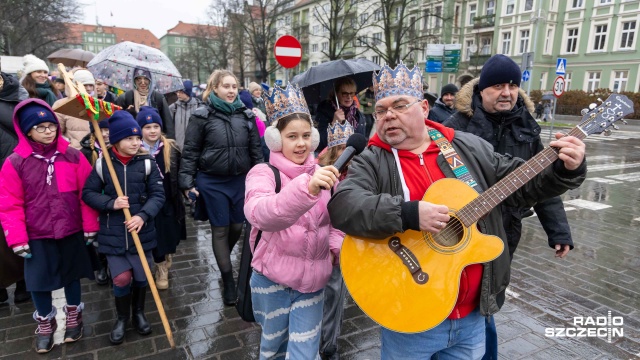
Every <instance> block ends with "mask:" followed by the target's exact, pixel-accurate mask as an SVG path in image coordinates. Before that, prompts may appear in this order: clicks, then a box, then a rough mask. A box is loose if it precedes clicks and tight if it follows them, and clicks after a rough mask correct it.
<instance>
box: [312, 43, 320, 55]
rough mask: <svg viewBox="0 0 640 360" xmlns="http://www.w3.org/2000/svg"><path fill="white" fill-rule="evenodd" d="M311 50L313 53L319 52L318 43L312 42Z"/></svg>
mask: <svg viewBox="0 0 640 360" xmlns="http://www.w3.org/2000/svg"><path fill="white" fill-rule="evenodd" d="M311 52H312V53H317V52H318V44H311Z"/></svg>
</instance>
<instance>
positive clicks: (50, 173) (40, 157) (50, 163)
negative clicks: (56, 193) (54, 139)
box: [31, 150, 60, 185]
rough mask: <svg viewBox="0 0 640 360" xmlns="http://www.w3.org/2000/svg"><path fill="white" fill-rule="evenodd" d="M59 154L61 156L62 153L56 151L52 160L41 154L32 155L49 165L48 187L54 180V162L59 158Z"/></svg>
mask: <svg viewBox="0 0 640 360" xmlns="http://www.w3.org/2000/svg"><path fill="white" fill-rule="evenodd" d="M58 154H60V152H59V151H57V150H56V152H55V153H53V156H51V159H47V158H46V157H44V156H42V155H40V154H36V153H35V152H33V153H31V155H32V156H33V157H34V158H36V159H40V160H43V161H44V162H46V163H47V185H51V178H53V171H54V170H55V168H54V167H53V162H54V161H56V157H57V156H58Z"/></svg>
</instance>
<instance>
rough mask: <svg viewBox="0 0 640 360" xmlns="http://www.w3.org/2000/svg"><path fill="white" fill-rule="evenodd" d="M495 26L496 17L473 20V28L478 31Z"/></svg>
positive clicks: (479, 17) (489, 16)
mask: <svg viewBox="0 0 640 360" xmlns="http://www.w3.org/2000/svg"><path fill="white" fill-rule="evenodd" d="M495 24H496V15H495V14H491V15H484V16H476V17H474V18H473V28H474V29H480V28H485V27H494V26H495Z"/></svg>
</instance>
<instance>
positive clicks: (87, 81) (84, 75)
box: [73, 69, 96, 86]
mask: <svg viewBox="0 0 640 360" xmlns="http://www.w3.org/2000/svg"><path fill="white" fill-rule="evenodd" d="M73 79H74V80H75V81H76V82H78V83H80V84H82V85H93V86H95V85H96V81H95V79H94V78H93V74H92V73H91V72H90V71H89V70H86V69H79V70H76V72H74V73H73Z"/></svg>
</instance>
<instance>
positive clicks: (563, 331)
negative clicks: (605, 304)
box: [544, 311, 624, 342]
mask: <svg viewBox="0 0 640 360" xmlns="http://www.w3.org/2000/svg"><path fill="white" fill-rule="evenodd" d="M623 324H624V319H623V318H622V316H611V311H609V312H608V313H607V316H596V317H591V316H575V317H574V318H573V327H562V328H560V327H558V328H546V329H545V330H544V335H545V336H546V337H556V338H559V337H568V338H582V337H588V338H596V337H597V338H606V339H607V342H611V339H612V338H614V337H623V336H624V329H623V328H622V326H623Z"/></svg>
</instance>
